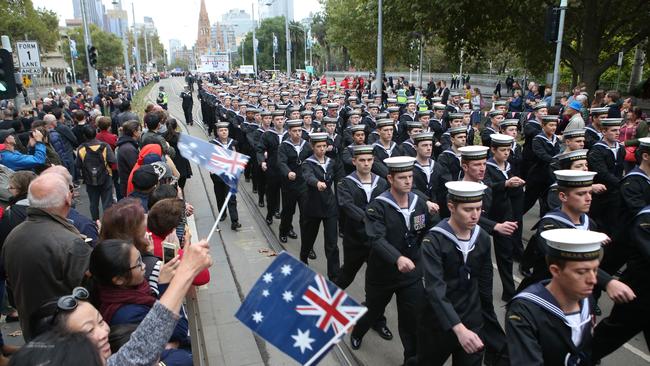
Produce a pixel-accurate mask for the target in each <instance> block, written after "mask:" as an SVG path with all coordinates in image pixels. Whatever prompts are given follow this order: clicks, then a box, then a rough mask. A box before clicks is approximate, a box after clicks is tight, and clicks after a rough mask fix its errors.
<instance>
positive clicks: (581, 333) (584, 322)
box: [506, 280, 594, 366]
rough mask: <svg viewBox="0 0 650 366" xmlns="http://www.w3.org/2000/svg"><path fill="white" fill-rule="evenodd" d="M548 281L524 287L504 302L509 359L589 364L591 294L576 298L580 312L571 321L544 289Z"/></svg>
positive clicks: (529, 362) (514, 361)
mask: <svg viewBox="0 0 650 366" xmlns="http://www.w3.org/2000/svg"><path fill="white" fill-rule="evenodd" d="M548 282H549V280H546V281H542V282H540V283H536V284H534V285H532V286H530V287H528V288H527V289H526V290H525V291H523V292H521V293H519V294H517V295H516V296H515V298H514V299H512V301H511V302H510V303H509V304H508V311H507V313H506V335H507V340H508V350H509V354H510V363H511V364H512V365H526V366H529V365H530V366H535V365H539V366H542V365H590V364H591V349H592V347H591V346H592V335H591V330H592V328H593V324H594V317H593V314H592V310H591V309H592V300H591V297H587V298H584V299H582V300H581V301H580V313H579V314H577V315H576V317H577V319H576V320H575V321H574V322H571V321H570V320H569V319H568V317H567V315H565V314H564V312H563V311H562V309H561V308H560V306H559V305H558V303H557V301H556V300H555V298H554V297H553V295H552V294H551V293H550V292H549V291H548V290H547V289H546V287H545V286H546V285H547V284H548ZM569 324H571V325H569Z"/></svg>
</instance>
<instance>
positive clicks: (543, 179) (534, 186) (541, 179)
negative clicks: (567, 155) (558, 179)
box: [523, 116, 560, 214]
mask: <svg viewBox="0 0 650 366" xmlns="http://www.w3.org/2000/svg"><path fill="white" fill-rule="evenodd" d="M557 121H558V116H544V117H543V118H542V132H540V133H539V134H537V136H535V138H534V139H533V141H532V149H533V150H532V151H533V156H532V157H529V159H532V160H529V161H527V164H526V165H527V167H528V172H527V173H526V174H525V178H524V179H526V194H525V197H524V211H523V212H528V210H530V209H531V208H532V207H533V206H534V205H535V202H536V201H537V200H539V199H540V198H542V197H544V194H545V193H546V189H548V187H549V186H550V185H551V184H552V183H553V175H552V173H551V170H550V169H549V164H550V163H552V162H553V157H554V156H555V155H557V154H559V153H560V142H559V139H558V138H557V136H555V131H556V130H557ZM524 159H526V157H525V156H524ZM542 203H543V202H542ZM547 210H548V209H547V208H546V205H545V204H542V205H541V206H540V211H541V213H542V214H544V213H546V211H547Z"/></svg>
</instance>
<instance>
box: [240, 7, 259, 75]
mask: <svg viewBox="0 0 650 366" xmlns="http://www.w3.org/2000/svg"><path fill="white" fill-rule="evenodd" d="M251 17H252V18H253V68H254V69H255V76H256V77H257V38H255V28H257V23H256V22H255V5H254V4H252V3H251ZM241 54H242V56H241V58H242V63H244V48H243V47H242V53H241Z"/></svg>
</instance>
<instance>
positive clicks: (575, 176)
mask: <svg viewBox="0 0 650 366" xmlns="http://www.w3.org/2000/svg"><path fill="white" fill-rule="evenodd" d="M553 173H554V174H555V179H556V180H557V185H558V186H560V187H566V188H582V187H591V185H592V184H593V183H594V177H595V176H596V174H597V173H596V172H590V171H583V170H556V171H554V172H553Z"/></svg>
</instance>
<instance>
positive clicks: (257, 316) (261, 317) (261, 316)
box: [253, 311, 264, 323]
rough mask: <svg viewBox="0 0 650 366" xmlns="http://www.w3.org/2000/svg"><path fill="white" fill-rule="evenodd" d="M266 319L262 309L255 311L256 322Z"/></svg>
mask: <svg viewBox="0 0 650 366" xmlns="http://www.w3.org/2000/svg"><path fill="white" fill-rule="evenodd" d="M262 319H264V315H262V312H261V311H256V312H254V313H253V321H254V322H255V323H260V322H261V321H262Z"/></svg>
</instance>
